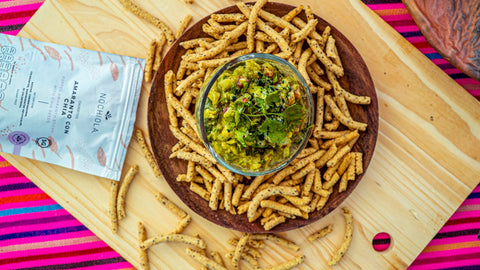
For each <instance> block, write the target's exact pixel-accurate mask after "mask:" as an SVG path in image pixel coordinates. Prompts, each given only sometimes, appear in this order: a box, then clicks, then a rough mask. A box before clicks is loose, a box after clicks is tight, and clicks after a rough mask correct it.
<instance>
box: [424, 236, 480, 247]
mask: <svg viewBox="0 0 480 270" xmlns="http://www.w3.org/2000/svg"><path fill="white" fill-rule="evenodd" d="M472 241H478V239H477V236H476V235H464V236H456V237H447V238H441V239H432V241H430V243H428V245H427V246H438V245H447V244H456V243H461V242H472Z"/></svg>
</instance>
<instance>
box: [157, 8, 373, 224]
mask: <svg viewBox="0 0 480 270" xmlns="http://www.w3.org/2000/svg"><path fill="white" fill-rule="evenodd" d="M293 8H294V7H293V6H290V5H286V4H280V3H272V2H270V3H267V5H266V6H265V7H264V9H265V10H267V11H268V12H271V13H274V14H276V15H278V16H283V15H285V14H286V13H287V12H288V11H289V10H291V9H293ZM234 12H239V10H238V9H237V7H236V6H230V7H227V8H224V9H222V10H219V11H217V12H216V13H234ZM301 17H302V18H303V19H304V20H306V18H305V16H304V14H303V12H302V15H301ZM317 19H318V20H319V23H318V26H317V29H318V31H320V32H322V31H323V29H324V28H325V27H326V26H327V25H330V24H328V23H327V22H326V21H324V20H322V19H321V18H319V17H317ZM207 20H208V17H206V18H203V19H202V20H200V21H199V22H197V23H196V24H195V25H193V26H192V27H190V28H189V29H188V30H187V31H186V32H185V33H184V34H183V35H182V36H181V37H180V38H179V39H178V40H177V41H176V42H175V43H174V44H173V46H172V47H171V48H170V50H169V51H168V53H167V55H166V56H165V58H164V59H163V62H162V63H161V65H160V68H159V69H158V71H157V73H156V74H155V77H154V80H153V84H152V88H151V91H150V97H149V101H148V132H149V134H150V141H151V145H152V149H153V155H154V157H155V160H156V162H157V164H158V166H159V167H160V169H161V170H162V173H163V176H164V177H165V179H166V181H167V182H168V184H169V185H170V187H171V188H172V189H173V191H174V192H175V193H176V194H177V195H178V196H179V197H180V199H181V200H182V201H183V202H184V203H185V204H186V205H187V206H188V207H190V208H191V209H192V210H193V211H195V212H196V213H197V214H199V215H200V216H202V217H204V218H206V219H208V220H210V221H211V222H214V223H216V224H218V225H220V226H223V227H226V228H230V229H234V230H238V231H243V232H254V233H264V232H266V231H265V230H264V229H263V227H262V226H261V225H260V222H259V221H257V222H254V223H249V222H248V220H247V217H246V214H243V215H232V214H230V213H228V212H226V211H224V210H218V211H212V210H211V209H210V208H209V206H208V202H206V201H205V200H203V199H202V198H200V196H198V195H197V194H195V193H193V192H192V191H190V189H189V185H188V184H187V183H184V182H177V181H176V180H175V178H176V176H177V175H178V174H181V173H186V168H187V162H186V161H183V160H178V159H169V158H168V157H169V155H170V153H171V150H170V149H171V148H172V146H173V145H174V144H176V143H177V140H176V139H175V138H174V137H173V135H172V134H171V132H170V130H169V128H168V125H169V120H168V112H167V104H166V101H165V92H164V74H165V73H166V72H167V71H168V70H170V69H172V70H173V71H174V72H176V70H177V69H178V66H179V64H180V59H181V55H183V54H184V52H185V49H183V47H181V46H179V45H178V44H179V43H180V42H182V41H185V40H189V39H192V38H197V37H202V36H206V34H204V33H203V32H202V24H203V23H205V22H206V21H207ZM330 27H331V28H332V31H331V33H332V35H333V37H334V38H335V39H336V45H337V48H338V52H339V54H340V56H341V58H342V61H343V65H344V69H345V76H344V77H343V78H342V80H341V84H342V86H344V87H345V88H346V89H347V90H349V91H351V92H352V93H354V94H357V95H368V96H370V97H371V99H372V104H370V105H368V106H360V105H355V104H349V107H350V111H351V114H352V116H353V118H354V119H355V120H358V121H361V122H366V123H368V128H367V131H366V132H362V133H361V135H360V138H359V140H358V142H357V144H356V145H355V147H354V151H361V152H363V154H364V157H363V161H364V171H365V170H366V169H367V167H368V164H369V163H370V160H371V158H372V155H373V150H374V148H375V143H376V140H377V132H378V104H377V96H376V93H375V88H374V85H373V81H372V78H371V77H370V73H369V71H368V69H367V66H366V65H365V62H364V61H363V59H362V58H361V56H360V54H359V53H358V52H357V50H356V49H355V48H354V47H353V45H352V44H351V43H350V42H349V41H348V40H347V38H346V37H345V36H344V35H342V34H341V33H340V32H339V31H338V30H337V29H335V27H333V26H332V25H330ZM331 94H333V93H331ZM322 173H323V171H322ZM362 176H363V174H362V175H359V176H358V177H357V179H356V180H355V181H352V182H350V183H349V185H348V188H347V190H346V191H345V192H342V193H338V184H337V185H336V186H335V187H334V188H335V189H336V190H335V191H334V192H333V193H332V195H331V196H330V199H329V200H328V202H327V204H326V205H325V207H324V208H323V209H321V210H319V211H314V212H312V213H310V217H309V219H307V220H305V219H302V218H297V219H293V220H292V219H290V220H288V221H287V222H286V223H284V224H281V225H279V226H277V227H275V228H274V229H273V230H271V231H270V232H280V231H287V230H292V229H296V228H300V227H302V226H305V225H307V224H310V223H312V222H315V221H316V220H318V219H320V218H321V217H323V216H325V215H327V214H328V213H330V212H331V211H332V210H334V209H335V208H336V207H337V206H338V205H340V204H341V203H342V202H343V201H344V200H345V199H346V198H347V197H348V195H350V193H352V191H353V190H354V189H355V187H356V186H357V185H358V183H359V182H360V180H361V179H362Z"/></svg>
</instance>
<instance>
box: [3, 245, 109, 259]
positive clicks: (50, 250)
mask: <svg viewBox="0 0 480 270" xmlns="http://www.w3.org/2000/svg"><path fill="white" fill-rule="evenodd" d="M100 247H108V245H107V244H106V243H105V242H103V241H95V242H90V243H82V244H77V245H65V246H60V247H48V248H38V249H30V250H20V251H12V252H6V253H3V254H1V253H0V259H7V258H12V259H13V258H18V257H28V256H35V255H44V254H52V253H61V252H66V251H68V252H70V251H78V250H86V249H93V248H100Z"/></svg>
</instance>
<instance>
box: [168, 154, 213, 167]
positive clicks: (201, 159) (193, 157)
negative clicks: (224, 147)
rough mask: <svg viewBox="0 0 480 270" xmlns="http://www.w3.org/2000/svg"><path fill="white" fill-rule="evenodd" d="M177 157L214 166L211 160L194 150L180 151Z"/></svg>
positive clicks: (206, 165)
mask: <svg viewBox="0 0 480 270" xmlns="http://www.w3.org/2000/svg"><path fill="white" fill-rule="evenodd" d="M175 157H176V158H178V159H183V160H187V161H192V162H195V163H198V164H200V165H202V166H205V167H212V163H211V162H210V161H209V160H207V159H206V158H205V157H203V156H201V155H199V154H196V153H194V152H186V151H178V152H176V153H175Z"/></svg>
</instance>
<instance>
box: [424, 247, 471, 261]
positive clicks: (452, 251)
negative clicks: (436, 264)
mask: <svg viewBox="0 0 480 270" xmlns="http://www.w3.org/2000/svg"><path fill="white" fill-rule="evenodd" d="M476 252H478V253H479V254H480V247H470V248H459V249H450V250H440V251H432V252H422V253H420V255H418V257H417V259H428V258H439V257H447V256H454V255H462V254H469V253H476Z"/></svg>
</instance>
